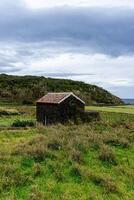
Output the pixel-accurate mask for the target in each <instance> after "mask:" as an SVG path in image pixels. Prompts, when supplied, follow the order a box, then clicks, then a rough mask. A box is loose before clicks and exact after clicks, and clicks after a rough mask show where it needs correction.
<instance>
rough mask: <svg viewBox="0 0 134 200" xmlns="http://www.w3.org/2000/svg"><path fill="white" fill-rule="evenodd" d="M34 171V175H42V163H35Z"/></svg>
mask: <svg viewBox="0 0 134 200" xmlns="http://www.w3.org/2000/svg"><path fill="white" fill-rule="evenodd" d="M33 172H34V176H40V175H41V165H40V164H39V163H35V164H34V166H33Z"/></svg>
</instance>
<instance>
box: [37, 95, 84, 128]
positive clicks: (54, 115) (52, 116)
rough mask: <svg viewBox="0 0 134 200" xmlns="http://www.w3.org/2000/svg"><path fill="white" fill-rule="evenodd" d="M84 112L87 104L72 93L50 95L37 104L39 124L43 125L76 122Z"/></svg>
mask: <svg viewBox="0 0 134 200" xmlns="http://www.w3.org/2000/svg"><path fill="white" fill-rule="evenodd" d="M84 110H85V102H84V101H82V100H81V99H80V98H79V97H77V96H76V95H75V94H73V93H72V92H62V93H48V94H47V95H45V96H43V97H42V98H40V99H39V100H38V101H37V102H36V118H37V122H38V123H40V124H43V125H50V124H57V123H62V124H65V123H66V122H68V121H70V120H71V121H76V119H77V117H78V116H80V115H81V113H84Z"/></svg>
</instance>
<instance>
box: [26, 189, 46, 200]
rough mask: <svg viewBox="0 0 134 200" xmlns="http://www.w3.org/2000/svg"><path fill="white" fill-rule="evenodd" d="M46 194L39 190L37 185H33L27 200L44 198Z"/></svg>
mask: <svg viewBox="0 0 134 200" xmlns="http://www.w3.org/2000/svg"><path fill="white" fill-rule="evenodd" d="M44 199H45V198H44V194H43V193H42V192H40V191H38V190H37V188H36V187H33V188H32V189H31V192H30V194H29V196H28V197H27V200H44Z"/></svg>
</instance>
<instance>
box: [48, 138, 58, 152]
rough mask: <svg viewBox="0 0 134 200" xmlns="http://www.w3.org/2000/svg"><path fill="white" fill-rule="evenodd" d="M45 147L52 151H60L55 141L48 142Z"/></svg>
mask: <svg viewBox="0 0 134 200" xmlns="http://www.w3.org/2000/svg"><path fill="white" fill-rule="evenodd" d="M47 146H48V148H49V149H52V150H60V149H61V145H60V143H59V142H58V141H56V140H54V141H52V142H50V143H49V144H48V145H47Z"/></svg>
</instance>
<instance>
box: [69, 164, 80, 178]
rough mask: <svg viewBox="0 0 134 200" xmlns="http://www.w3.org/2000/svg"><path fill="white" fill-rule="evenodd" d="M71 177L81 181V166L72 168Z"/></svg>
mask: <svg viewBox="0 0 134 200" xmlns="http://www.w3.org/2000/svg"><path fill="white" fill-rule="evenodd" d="M71 175H72V176H74V177H75V178H77V179H78V180H81V178H82V173H81V167H80V165H74V166H72V168H71Z"/></svg>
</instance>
